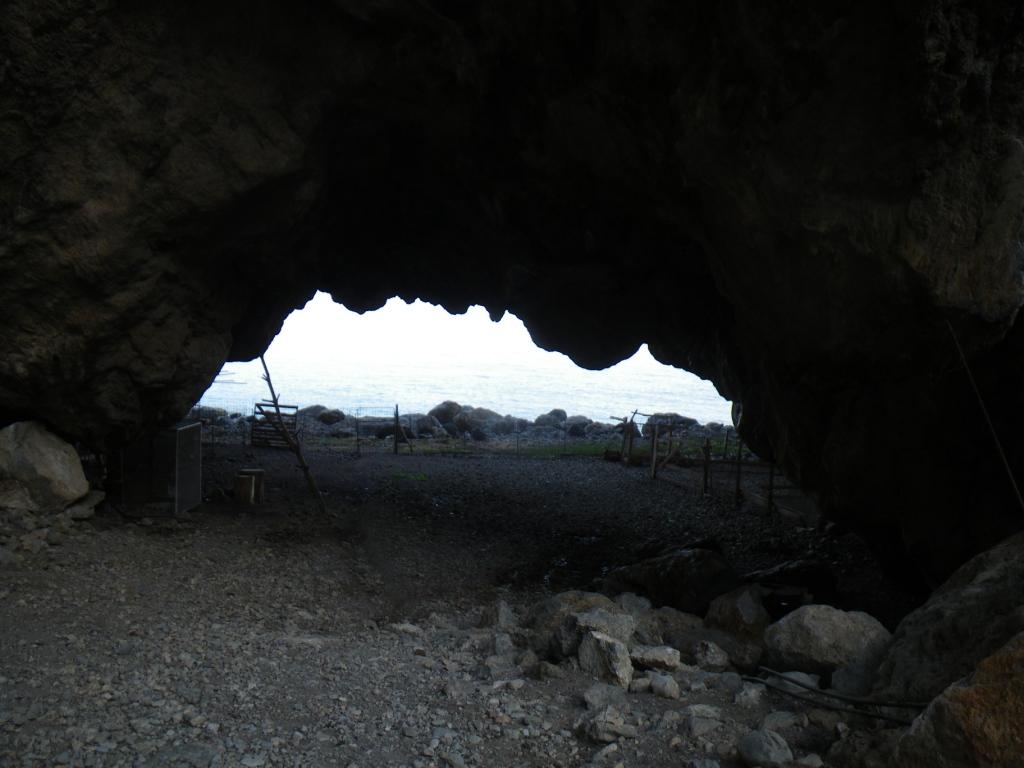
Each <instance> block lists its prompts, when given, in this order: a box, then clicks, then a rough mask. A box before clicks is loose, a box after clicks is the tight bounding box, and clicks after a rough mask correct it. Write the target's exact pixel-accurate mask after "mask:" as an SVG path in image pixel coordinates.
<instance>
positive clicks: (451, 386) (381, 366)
mask: <svg viewBox="0 0 1024 768" xmlns="http://www.w3.org/2000/svg"><path fill="white" fill-rule="evenodd" d="M266 360H267V364H268V365H269V366H270V370H271V374H272V375H273V377H274V382H275V385H277V389H278V390H279V391H280V392H283V393H284V394H283V397H284V398H285V401H286V402H289V401H295V402H296V403H298V404H301V405H310V404H313V403H320V404H324V405H328V406H332V407H342V408H354V407H357V406H358V407H362V406H371V407H380V406H382V405H383V404H386V403H392V404H393V403H399V404H401V406H402V409H403V410H405V411H406V412H413V411H416V410H422V411H425V410H428V409H429V408H430V407H432V406H434V405H436V404H437V403H439V402H440V401H441V400H444V399H454V400H457V401H458V402H460V403H463V404H466V403H469V404H472V405H476V406H485V407H487V408H492V409H494V410H497V411H500V412H501V413H512V414H514V415H517V416H524V417H529V418H532V417H533V416H536V415H538V414H540V413H545V412H547V411H548V410H550V409H551V408H554V407H558V408H565V409H567V410H569V411H571V412H574V413H583V414H585V415H589V416H591V418H600V419H607V418H608V417H609V416H610V415H614V414H620V413H623V414H624V413H628V412H629V411H632V410H633V409H634V408H639V409H640V410H641V411H646V412H655V411H674V412H677V413H683V414H686V415H689V416H693V417H694V418H697V419H699V420H701V421H704V422H707V421H721V422H725V423H728V421H729V403H728V402H727V401H725V400H723V399H722V398H721V397H720V396H719V395H718V393H717V392H716V391H715V389H714V387H713V386H712V385H711V384H710V383H709V382H707V381H703V380H702V379H700V378H698V377H697V376H694V375H693V374H690V373H688V372H686V371H682V370H679V369H677V368H672V367H670V366H666V365H662V364H661V363H659V362H657V361H656V360H655V359H654V358H653V357H652V356H651V354H650V352H649V351H648V350H647V347H646V346H642V347H640V349H639V350H638V351H637V353H636V354H635V355H634V356H633V357H631V358H630V359H628V360H625V361H623V362H621V363H619V364H617V365H614V366H612V367H611V368H608V369H605V370H603V371H588V370H584V369H581V368H579V367H578V366H577V365H576V364H575V363H573V362H572V360H571V359H569V358H568V357H567V356H566V355H563V354H561V353H559V352H548V351H545V350H542V349H540V348H539V347H537V346H536V345H535V344H534V343H533V340H532V339H531V338H530V334H529V332H528V331H527V330H526V326H524V325H523V322H522V321H521V320H520V319H519V318H517V317H515V316H514V315H511V314H508V313H506V314H505V315H504V317H503V318H502V319H501V321H500V322H497V323H495V322H492V321H491V319H490V316H489V315H488V314H487V311H486V310H485V309H484V308H483V307H478V306H474V307H470V309H469V311H468V312H466V313H465V314H462V315H451V314H449V313H448V312H447V311H445V310H444V309H443V308H442V307H438V306H435V305H433V304H427V303H424V302H422V301H416V302H413V303H411V304H406V303H405V302H404V301H402V300H401V299H398V298H393V299H391V300H390V301H388V302H387V304H386V305H385V306H384V307H383V308H381V309H379V310H377V311H375V312H367V313H365V314H363V315H359V314H357V313H355V312H352V311H350V310H348V309H346V308H345V307H343V306H342V305H340V304H336V303H335V302H334V301H332V299H331V297H330V295H328V294H326V293H317V294H316V296H314V297H313V299H312V300H311V301H310V302H309V303H308V304H307V305H306V306H305V308H304V309H302V310H297V311H295V312H293V313H292V314H291V315H289V316H288V318H287V320H285V322H284V326H283V327H282V329H281V332H280V333H279V334H278V335H277V337H276V338H275V339H274V341H273V343H272V344H271V345H270V348H269V349H268V350H267V353H266ZM261 373H262V369H261V368H260V364H259V362H258V361H256V362H250V363H231V364H229V365H228V366H227V367H226V369H225V374H224V376H222V377H221V384H219V385H218V384H216V383H215V384H214V386H213V387H212V388H211V390H210V391H208V392H207V394H206V395H204V397H203V402H204V403H206V404H210V405H221V406H224V407H229V408H233V409H238V410H245V409H246V408H247V407H248V406H246V401H251V400H252V399H253V398H259V397H261V396H262V394H263V391H264V387H265V385H264V384H263V383H262V382H261V381H260V374H261ZM228 381H230V382H232V383H231V384H230V385H229V384H228V383H227V382H228ZM647 409H650V410H649V411H648V410H647Z"/></svg>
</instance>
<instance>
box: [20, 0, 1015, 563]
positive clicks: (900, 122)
mask: <svg viewBox="0 0 1024 768" xmlns="http://www.w3.org/2000/svg"><path fill="white" fill-rule="evenodd" d="M1022 44H1024V20H1022V17H1021V14H1020V13H1019V8H1018V4H1017V3H1015V2H1011V0H993V1H992V2H984V3H983V2H980V1H975V2H963V3H947V2H945V1H944V0H910V1H909V2H906V3H892V2H885V3H883V2H880V1H879V0H869V2H862V3H840V4H819V5H816V6H814V7H813V8H808V7H806V6H805V5H786V4H778V3H766V4H763V5H757V6H740V5H736V4H721V3H698V4H693V3H664V2H660V0H642V1H641V2H635V1H634V0H629V1H628V2H627V1H625V0H619V1H617V2H610V3H601V4H564V3H563V4H559V3H549V2H546V1H539V2H538V1H533V2H523V3H516V4H511V5H510V4H506V3H499V2H494V1H493V0H492V1H487V2H482V3H454V2H448V1H445V2H434V3H426V2H423V3H406V2H396V1H394V0H384V1H383V2H375V3H372V4H362V3H352V2H347V0H346V1H338V2H328V1H327V0H311V2H309V3H303V4H301V6H293V5H288V4H282V3H277V2H271V1H270V0H256V1H255V2H245V3H241V2H237V1H232V2H225V3H218V4H216V6H215V7H211V6H209V4H206V5H202V6H200V5H197V4H195V3H192V2H184V3H164V2H156V0H141V1H140V2H133V3H130V4H112V5H111V4H107V3H92V2H87V1H86V0H53V1H52V2H48V3H38V2H36V1H35V0H10V1H9V2H5V3H4V4H3V6H2V8H0V94H2V95H0V99H2V103H0V107H2V108H0V326H2V327H3V328H4V329H5V333H4V334H3V335H2V337H0V420H2V421H8V422H9V421H15V420H25V419H37V420H40V421H43V422H45V423H47V424H48V425H49V426H50V427H52V428H53V429H55V430H56V431H58V432H60V433H61V434H63V435H64V436H66V437H70V438H84V439H86V440H88V441H89V442H91V443H94V444H102V443H104V442H105V441H107V440H114V441H122V440H124V439H125V438H126V437H129V436H130V435H132V434H133V433H136V432H138V431H140V430H146V429H151V428H153V427H155V426H157V425H160V424H166V423H168V422H171V421H173V420H175V419H176V418H178V417H180V416H181V415H183V414H184V413H185V412H186V411H187V409H188V407H189V406H190V405H191V404H192V403H193V402H194V401H195V400H196V399H197V397H198V396H199V395H200V394H201V393H202V392H203V390H204V389H205V388H206V386H207V385H208V384H209V383H210V382H211V380H212V379H213V376H214V375H215V373H216V372H217V370H218V369H219V368H220V366H221V364H222V363H223V362H224V361H225V360H228V359H230V360H239V359H250V358H252V357H254V356H256V355H257V354H259V353H260V352H262V351H263V350H264V349H265V348H266V347H267V345H268V343H269V342H270V340H271V338H272V337H273V336H274V334H275V333H276V331H277V330H278V329H279V328H280V326H281V323H282V321H283V318H284V317H285V316H286V315H287V314H288V312H290V311H291V310H292V309H293V308H295V307H298V306H301V305H302V304H303V303H304V302H305V301H306V300H307V299H308V298H309V297H310V296H311V295H312V294H313V291H314V290H315V289H317V288H322V289H325V290H328V291H330V292H331V293H332V295H333V296H334V298H335V299H336V300H338V301H340V302H342V303H344V304H345V305H346V306H348V307H350V308H351V309H354V310H357V311H365V310H369V309H374V308H377V307H379V306H381V305H382V304H383V303H384V301H385V300H386V299H387V298H389V297H391V296H394V295H400V296H403V297H405V298H410V299H411V298H413V297H419V298H423V299H425V300H429V301H433V302H438V303H441V304H443V305H444V306H445V307H447V308H448V309H449V310H451V311H454V312H459V311H463V310H465V308H466V307H467V306H468V305H469V304H471V303H479V304H482V305H484V306H486V307H487V308H488V309H489V310H490V311H491V312H492V314H493V315H495V316H498V315H500V314H501V313H502V312H503V311H504V310H511V311H513V312H515V313H516V314H517V315H518V316H520V317H521V318H522V319H523V321H524V322H525V323H526V324H527V326H528V327H529V329H530V332H531V334H532V335H533V338H534V339H535V341H536V342H537V343H538V344H539V345H541V346H543V347H545V348H548V349H559V350H562V351H564V352H566V353H568V354H569V355H571V356H572V357H573V359H574V360H576V361H577V362H579V363H580V364H582V365H585V366H590V367H599V366H605V365H609V364H611V363H614V362H616V361H618V360H621V359H623V358H625V357H627V356H629V355H630V354H632V353H633V351H634V350H635V349H636V348H637V346H638V345H639V344H640V343H641V342H648V343H649V344H650V347H651V350H652V352H653V353H654V355H655V356H656V357H657V358H659V359H661V360H663V361H665V362H668V363H672V364H674V365H679V366H683V367H686V368H688V369H690V370H693V371H696V372H698V373H700V374H701V375H704V376H707V377H710V378H711V379H712V380H713V381H714V382H715V384H716V385H717V386H718V388H719V389H720V391H721V392H722V393H723V394H725V395H726V396H728V397H729V398H731V399H733V400H735V401H737V402H739V403H741V404H742V409H741V410H742V421H741V424H740V430H741V432H742V434H743V435H744V437H745V438H746V440H747V441H748V442H749V443H750V444H751V445H753V446H754V447H755V448H756V449H757V451H758V452H759V453H761V454H762V455H764V456H765V457H773V458H775V459H777V460H778V461H779V462H780V463H781V464H782V465H783V466H784V467H785V469H786V471H787V472H788V473H789V475H790V476H791V477H793V478H794V479H796V480H797V481H799V482H800V483H802V484H804V485H805V486H807V487H809V488H812V489H815V490H817V491H819V492H820V493H821V494H822V495H823V500H824V501H825V503H826V505H827V508H828V509H829V511H830V512H831V513H832V514H833V515H834V516H835V517H836V518H837V519H840V520H843V521H845V522H847V523H849V524H851V525H854V526H856V527H859V528H861V529H863V530H866V531H868V532H869V533H870V534H871V536H872V537H873V540H874V542H875V545H876V546H877V547H878V548H879V549H880V551H882V552H883V553H885V554H887V555H888V556H889V562H890V564H891V565H897V564H899V565H903V566H904V567H906V568H907V570H908V571H911V572H920V573H922V574H923V575H924V576H925V577H926V578H927V579H929V580H930V581H931V582H932V583H938V582H939V581H941V580H942V578H944V576H945V575H947V574H948V573H950V572H951V571H952V570H953V568H955V567H956V566H957V565H958V564H959V563H961V562H963V561H964V560H965V559H966V558H967V557H968V556H969V555H970V554H972V553H974V552H977V551H980V550H981V549H983V548H985V547H986V546H989V545H991V544H992V543H993V542H995V541H997V540H999V539H1001V538H1003V537H1005V536H1006V535H1008V534H1009V533H1011V532H1012V531H1013V530H1016V529H1018V528H1019V527H1020V525H1021V520H1020V517H1019V511H1018V510H1017V509H1016V508H1015V507H1014V506H1013V499H1012V496H1011V493H1010V490H1009V486H1008V484H1007V482H1006V477H1005V475H1004V473H1003V471H1002V469H1001V467H1000V466H999V463H998V462H997V461H996V460H995V454H994V453H993V447H992V441H991V436H990V435H988V434H987V432H986V430H985V427H984V423H983V420H982V419H981V418H980V414H979V411H978V403H977V402H976V400H975V399H974V396H973V395H972V393H971V390H970V388H969V387H968V385H967V381H966V379H965V377H964V375H963V373H962V371H961V370H960V363H959V359H958V356H957V353H956V350H955V347H954V345H953V339H952V337H951V335H950V333H949V328H952V330H953V331H954V332H955V334H956V337H957V338H958V339H959V340H960V342H961V343H962V345H963V347H964V349H965V351H966V354H967V355H968V357H969V359H970V361H971V364H972V365H973V367H974V369H975V374H976V376H977V379H978V382H979V386H980V387H981V390H982V392H983V394H984V396H985V398H986V399H987V401H988V403H989V406H990V408H991V409H993V410H994V411H996V412H997V414H998V416H999V418H998V419H997V423H998V424H999V428H1000V436H1001V438H1002V440H1003V441H1004V443H1005V444H1006V446H1007V449H1008V453H1009V458H1010V461H1011V462H1012V463H1013V465H1014V466H1015V467H1016V468H1017V469H1018V472H1019V470H1020V469H1021V468H1022V463H1024V438H1022V437H1021V436H1022V435H1024V408H1022V407H1021V405H1022V403H1021V392H1024V368H1022V367H1021V366H1020V364H1019V361H1020V359H1021V354H1022V348H1024V332H1022V331H1021V325H1020V323H1018V322H1017V312H1018V309H1019V307H1020V305H1021V300H1022V281H1021V264H1020V259H1021V246H1020V241H1021V237H1020V235H1021V224H1022V215H1024V143H1022V141H1021V118H1022V109H1021V105H1022V98H1024V87H1022V86H1024V59H1022V58H1021V56H1020V55H1019V53H1018V52H1019V50H1020V48H1021V46H1022ZM633 289H637V293H636V294H635V305H634V304H632V303H630V302H631V301H632V299H629V298H625V303H624V297H626V295H627V294H626V293H624V292H625V291H626V290H633ZM947 322H948V323H950V326H947ZM1019 474H1024V473H1021V472H1019ZM907 553H909V554H910V559H909V560H908V559H907V558H906V557H905V556H906V555H907Z"/></svg>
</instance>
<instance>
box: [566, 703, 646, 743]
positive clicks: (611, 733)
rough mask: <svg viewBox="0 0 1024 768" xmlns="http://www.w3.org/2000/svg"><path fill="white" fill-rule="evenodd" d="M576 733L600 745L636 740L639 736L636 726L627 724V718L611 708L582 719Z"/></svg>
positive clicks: (577, 723)
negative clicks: (623, 740) (623, 739)
mask: <svg viewBox="0 0 1024 768" xmlns="http://www.w3.org/2000/svg"><path fill="white" fill-rule="evenodd" d="M576 732H577V733H580V734H581V735H583V736H586V737H587V738H589V739H591V740H593V741H596V742H598V743H608V742H612V741H618V740H619V739H620V738H625V739H635V738H636V735H637V730H636V726H635V725H630V724H629V723H627V722H626V718H625V716H624V715H623V714H622V713H621V712H619V710H617V709H616V708H615V707H611V706H609V707H604V708H603V709H600V710H598V711H596V712H594V713H592V714H589V715H585V716H584V717H582V718H580V719H579V720H578V721H577V722H576Z"/></svg>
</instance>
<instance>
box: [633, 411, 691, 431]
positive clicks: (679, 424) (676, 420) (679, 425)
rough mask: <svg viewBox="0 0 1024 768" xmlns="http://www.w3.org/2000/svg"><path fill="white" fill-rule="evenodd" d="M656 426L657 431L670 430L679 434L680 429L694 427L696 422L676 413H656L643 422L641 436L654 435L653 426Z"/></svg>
mask: <svg viewBox="0 0 1024 768" xmlns="http://www.w3.org/2000/svg"><path fill="white" fill-rule="evenodd" d="M655 424H657V425H658V428H659V431H662V430H668V429H670V428H671V429H672V430H674V431H675V432H679V431H680V430H681V429H689V428H690V427H693V426H696V424H697V420H696V419H691V418H690V417H689V416H680V415H679V414H678V413H656V414H654V415H653V416H650V417H649V418H648V419H647V421H645V422H644V428H643V435H644V437H650V436H651V435H653V434H654V425H655Z"/></svg>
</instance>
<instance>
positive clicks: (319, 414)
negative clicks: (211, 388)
mask: <svg viewBox="0 0 1024 768" xmlns="http://www.w3.org/2000/svg"><path fill="white" fill-rule="evenodd" d="M189 418H190V419H196V420H200V421H202V422H203V423H204V424H206V425H207V426H210V427H213V428H214V429H219V430H223V431H227V432H236V433H240V434H244V433H245V432H246V431H247V430H248V428H249V425H250V424H251V423H252V422H253V420H254V417H253V416H252V415H251V414H242V413H239V412H229V411H228V410H226V409H224V408H216V407H210V406H203V405H198V406H196V407H195V408H193V409H192V411H191V412H190V414H189ZM298 423H299V429H300V431H301V433H302V434H304V435H311V436H316V437H326V438H353V437H356V436H357V435H358V436H359V437H363V438H377V439H385V438H390V437H391V435H392V434H393V433H394V416H392V415H371V416H366V415H360V414H352V413H346V412H345V411H343V410H341V409H339V408H328V407H327V406H324V405H310V406H307V407H304V408H301V409H299V411H298ZM399 423H400V424H401V425H402V428H403V431H404V436H405V437H408V438H412V439H419V440H432V439H435V438H445V437H449V438H458V439H463V440H467V441H473V442H487V441H495V440H498V441H500V440H507V439H510V438H515V437H519V438H521V439H526V440H533V441H552V442H553V441H561V440H566V439H591V440H606V439H611V438H614V437H616V436H621V435H622V433H623V430H624V429H625V428H626V427H625V425H624V424H623V423H621V422H619V423H614V424H613V423H607V422H600V421H595V420H593V419H591V418H589V417H587V416H581V415H569V413H568V412H567V411H566V410H564V409H562V408H553V409H552V410H550V411H548V412H547V413H544V414H541V415H540V416H537V417H536V418H535V419H533V420H532V421H531V420H530V419H524V418H521V417H518V416H512V415H510V414H504V415H502V414H500V413H498V412H497V411H493V410H490V409H488V408H474V407H473V406H471V405H463V404H460V403H457V402H455V401H454V400H445V401H444V402H442V403H440V404H438V405H436V406H434V407H433V408H431V409H430V410H429V411H428V412H427V413H400V414H399ZM656 424H657V425H658V426H659V428H660V429H671V430H672V433H673V435H674V436H675V437H678V438H681V439H686V438H698V439H702V438H704V437H721V436H723V435H725V434H733V433H734V429H733V427H732V426H731V425H730V426H727V425H724V424H721V423H718V422H708V423H707V424H701V423H700V422H698V421H697V420H696V419H693V418H690V417H688V416H682V415H680V414H678V413H656V414H653V415H651V416H649V417H640V418H638V419H637V422H636V423H635V424H634V426H633V429H634V432H635V434H637V435H640V434H642V435H643V436H644V437H649V436H650V435H651V434H652V432H653V429H654V425H656Z"/></svg>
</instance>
